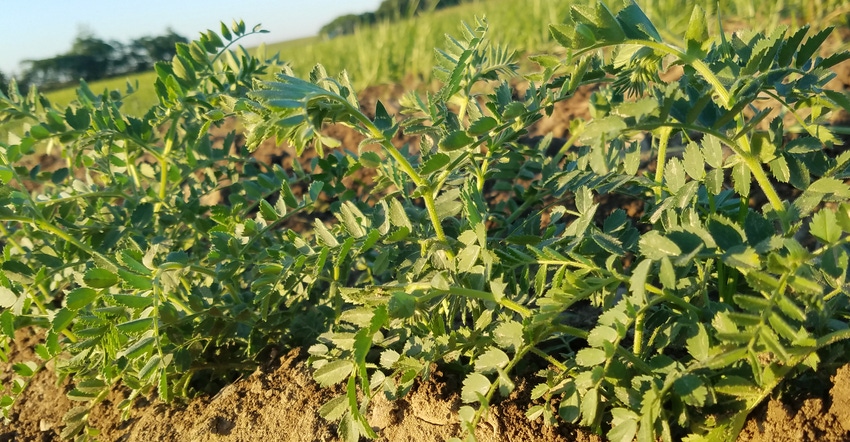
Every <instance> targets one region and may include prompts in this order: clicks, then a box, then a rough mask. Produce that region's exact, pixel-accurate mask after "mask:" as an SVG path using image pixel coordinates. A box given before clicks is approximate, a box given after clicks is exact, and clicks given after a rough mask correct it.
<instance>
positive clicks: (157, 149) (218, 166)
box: [0, 2, 850, 441]
mask: <svg viewBox="0 0 850 442" xmlns="http://www.w3.org/2000/svg"><path fill="white" fill-rule="evenodd" d="M255 31H256V30H255ZM550 31H551V34H552V36H553V38H554V39H555V40H556V41H557V42H558V43H559V44H560V45H562V46H563V47H564V49H565V50H566V52H565V53H564V54H561V55H552V54H540V55H534V56H531V57H530V59H531V60H532V61H533V62H534V63H536V64H537V65H539V69H536V70H533V71H531V72H527V73H524V74H520V73H519V72H518V71H519V64H518V61H517V57H516V54H514V53H513V52H512V51H510V50H509V49H507V48H504V47H501V46H498V45H495V44H492V43H490V40H489V39H488V32H489V30H488V25H487V22H486V20H484V19H478V20H476V22H475V24H474V25H471V26H470V25H467V24H463V25H462V27H461V30H460V32H461V33H460V35H459V36H458V37H452V36H448V37H447V42H446V47H445V48H443V49H438V50H437V51H436V53H435V55H436V57H437V60H438V66H437V68H436V70H435V75H436V77H437V78H438V79H439V80H440V81H441V82H442V87H441V88H440V89H439V90H438V91H436V92H434V93H429V94H425V95H424V96H423V95H418V94H416V93H409V94H408V95H406V96H405V97H404V99H403V100H402V103H401V104H402V109H401V112H400V115H396V116H392V115H390V114H389V112H388V111H387V109H386V107H385V106H384V105H383V104H382V103H380V102H379V103H378V104H377V106H376V109H375V110H374V117H370V116H369V115H371V113H369V115H367V113H365V112H364V111H363V110H362V109H361V106H360V104H359V103H358V101H357V96H356V93H355V91H354V90H353V88H352V87H351V84H350V81H349V79H348V76H347V75H346V74H345V73H342V74H341V75H339V76H338V77H331V76H329V75H328V73H327V72H325V70H324V69H323V68H322V67H321V66H317V67H316V68H315V69H313V71H312V73H311V74H310V76H309V78H308V79H300V78H296V77H294V76H293V74H292V70H291V69H290V68H289V67H288V66H286V65H282V64H280V63H278V61H277V60H276V59H274V58H272V59H269V60H264V59H263V57H260V58H257V57H256V56H251V55H249V54H247V53H246V52H245V51H244V50H241V51H239V52H236V53H234V52H232V51H230V50H229V47H230V44H225V43H224V40H227V41H228V42H232V41H235V39H236V38H238V37H241V36H243V35H246V34H248V32H246V30H245V27H244V24H241V23H236V24H235V25H234V26H233V27H232V28H227V27H224V26H223V27H222V31H221V34H222V36H221V37H223V38H224V39H222V38H221V37H219V36H218V35H217V34H215V33H213V32H211V31H210V32H207V33H205V34H202V37H201V39H200V40H199V41H196V42H193V43H191V44H189V45H180V46H178V51H177V52H178V56H177V57H176V58H175V60H174V61H173V62H172V63H170V64H169V63H162V64H159V65H158V66H157V73H158V79H157V93H158V95H159V97H160V104H159V105H158V106H156V107H154V108H152V109H151V111H150V112H148V113H147V114H146V115H145V116H143V117H134V116H126V115H123V114H122V113H121V110H120V107H121V106H120V105H121V95H120V94H118V93H105V94H103V95H96V94H94V93H92V92H91V91H90V90H88V88H87V87H86V85H85V84H82V86H81V88H80V91H79V94H78V100H77V101H76V102H75V103H73V104H71V105H70V106H68V107H67V108H66V109H55V108H54V107H53V106H52V105H51V104H50V103H49V102H47V101H46V100H45V99H44V98H43V97H42V96H40V95H38V94H37V93H36V92H35V91H33V92H31V93H30V94H29V95H27V96H21V95H20V94H18V93H17V91H16V90H14V88H12V89H13V90H12V91H10V94H9V96H8V97H7V96H3V97H0V106H2V107H0V119H2V120H20V121H23V122H24V126H23V133H22V134H21V135H20V136H12V137H10V140H9V142H8V143H2V144H0V154H2V155H0V161H2V163H0V179H2V181H3V184H4V187H3V190H2V194H0V222H2V224H0V227H2V229H3V235H4V236H3V239H2V241H3V256H2V267H3V270H4V274H3V275H2V276H0V306H2V307H3V309H4V310H3V313H2V314H0V326H2V332H3V336H4V337H3V344H4V348H8V344H9V342H10V340H12V339H14V336H15V330H16V329H19V328H22V327H26V326H35V327H40V328H43V329H44V330H45V334H46V339H45V343H44V344H43V345H40V346H39V347H38V348H37V353H38V355H39V358H40V361H38V362H32V363H22V364H18V365H16V366H15V367H14V368H15V371H16V373H17V374H18V376H19V377H18V378H16V379H15V381H14V385H12V386H11V390H10V391H11V394H9V395H7V396H5V397H3V398H2V400H0V405H2V406H3V407H4V410H6V412H7V413H8V412H9V411H10V410H11V409H12V405H13V404H14V401H15V398H16V397H17V395H18V394H20V392H21V391H22V390H23V389H25V388H26V385H27V380H28V379H30V378H31V376H32V375H33V373H34V372H36V371H38V370H40V369H43V368H44V366H45V364H46V363H47V361H52V360H55V361H57V366H58V370H59V371H60V372H61V373H66V374H68V375H70V376H72V379H73V381H74V382H75V386H76V388H75V389H74V390H73V391H72V392H71V393H70V394H69V395H70V396H71V397H72V398H74V399H79V400H81V401H84V402H83V403H84V404H86V405H83V406H81V407H79V408H76V409H74V410H72V412H71V413H69V415H68V416H66V421H67V422H68V426H67V427H66V431H65V433H66V436H69V437H70V436H75V435H79V437H81V438H82V437H85V436H86V435H90V434H94V432H95V431H94V430H92V429H89V428H87V427H86V415H87V413H88V410H89V407H90V404H91V403H93V402H96V401H98V400H99V399H102V398H103V397H105V393H106V392H107V391H108V389H109V388H111V386H113V385H115V384H116V383H119V382H120V383H122V384H124V385H126V386H127V387H129V388H130V389H131V390H132V391H133V394H132V396H131V398H130V399H128V400H127V401H125V403H122V404H121V406H122V407H124V408H125V409H127V410H128V412H129V408H130V405H131V402H132V399H133V398H134V397H135V396H137V395H139V394H147V393H150V392H152V391H156V392H157V393H158V394H159V396H160V397H161V398H162V399H164V400H166V401H169V400H172V399H174V398H175V397H181V398H182V397H186V396H188V395H190V394H191V392H192V387H193V386H194V385H197V384H198V382H197V381H198V380H200V379H218V380H220V379H222V378H223V376H224V375H226V374H228V373H231V372H232V371H234V370H250V369H251V368H252V367H255V366H256V365H257V364H259V363H260V362H261V361H262V360H263V358H268V357H269V354H271V353H272V352H274V351H277V350H279V349H282V348H286V347H291V346H295V345H305V346H309V353H310V358H309V361H308V363H309V364H310V366H311V367H312V368H313V369H314V370H315V371H314V377H315V379H316V381H317V382H318V383H319V384H321V385H323V386H332V385H338V384H342V385H343V386H344V388H343V389H342V391H343V393H342V394H341V395H340V396H338V397H336V398H334V399H332V400H330V401H329V402H328V403H326V404H325V405H324V406H322V407H321V409H320V410H319V413H320V414H321V415H322V416H323V417H325V418H326V419H328V420H330V421H335V422H338V433H339V435H340V437H342V438H343V439H344V440H347V441H356V440H359V438H360V437H362V436H365V437H372V438H374V437H377V436H378V435H377V434H376V433H375V431H374V430H373V429H372V427H371V426H370V425H369V422H368V420H367V415H368V409H369V405H370V403H371V401H372V398H373V397H374V395H378V394H380V395H385V396H386V397H388V398H390V399H395V398H400V397H403V396H404V395H405V394H406V393H407V392H408V391H410V389H411V388H413V386H414V385H415V383H416V382H417V380H420V379H425V378H427V377H428V376H430V375H431V370H432V368H433V365H434V364H435V363H436V364H440V365H442V366H443V367H446V368H447V369H448V370H449V371H451V372H453V373H456V374H458V375H460V376H461V377H462V379H463V382H462V389H461V391H460V398H461V401H462V402H463V405H462V406H461V407H460V409H459V411H458V415H459V419H460V423H461V429H462V434H460V435H458V436H459V437H460V438H462V439H463V440H474V438H475V429H476V427H477V425H478V423H479V422H480V420H481V419H482V417H484V416H485V415H486V413H488V411H489V408H490V404H491V403H493V402H494V401H498V400H499V397H506V396H508V395H509V394H510V393H511V392H512V391H514V390H515V389H516V384H517V380H518V378H519V377H521V376H522V377H525V378H526V379H532V380H533V386H532V390H531V397H532V399H533V401H534V405H532V406H531V407H530V408H529V410H528V412H527V415H528V417H529V419H533V420H537V419H541V420H543V421H544V422H545V423H547V424H555V423H558V422H569V423H574V424H578V425H582V426H585V427H589V428H590V429H591V430H592V431H595V432H597V433H599V434H604V435H605V436H607V437H608V438H609V439H610V440H613V441H632V440H634V439H637V440H639V441H655V440H659V439H660V440H682V439H684V440H688V441H724V440H731V439H734V438H735V436H736V435H737V433H738V432H739V431H740V428H741V427H742V425H743V423H744V419H745V418H746V417H747V415H748V414H749V412H750V411H751V410H752V409H753V408H754V407H755V406H756V405H758V404H759V403H761V402H762V401H763V400H764V399H765V398H766V397H768V396H769V395H770V394H772V393H773V392H774V391H776V390H777V388H779V386H780V385H782V383H783V382H784V381H786V380H789V379H792V378H795V377H798V376H815V375H817V374H818V373H822V372H823V370H824V369H825V367H827V368H828V367H834V366H836V365H838V364H843V363H847V362H850V361H848V358H847V357H846V356H845V354H847V353H846V351H845V350H846V347H847V339H848V338H850V329H848V327H847V318H848V314H850V310H849V309H850V304H848V285H847V276H848V275H847V273H848V262H850V253H849V252H850V250H848V238H850V236H848V235H847V234H848V232H850V186H848V184H847V180H848V179H850V152H847V151H846V150H843V149H841V148H839V146H840V145H841V140H840V138H839V137H838V136H837V134H838V133H839V132H841V129H840V128H836V127H833V126H831V125H830V124H829V116H830V113H831V112H833V111H837V110H840V109H844V110H847V109H848V108H850V101H848V99H847V97H846V95H844V94H842V93H839V92H835V91H831V90H828V89H826V88H825V85H826V83H827V82H828V81H829V80H830V79H831V78H832V77H833V76H834V73H833V72H832V71H831V70H830V68H831V67H833V66H835V65H836V64H838V63H840V62H843V61H845V60H846V59H848V58H850V55H848V53H847V52H838V53H835V54H829V55H823V54H822V50H821V49H822V46H823V45H824V43H825V42H826V41H827V38H828V36H829V34H830V31H831V29H825V30H820V31H815V32H810V31H809V29H808V28H807V27H803V28H801V29H798V30H788V29H784V28H779V29H777V30H775V31H773V32H772V33H770V34H769V35H765V34H760V33H746V32H744V33H741V34H733V35H731V36H727V35H723V34H721V35H720V36H719V37H718V38H717V39H711V38H710V37H709V31H708V24H707V22H706V16H705V13H704V12H703V11H701V10H700V9H698V8H697V9H695V10H694V12H693V15H692V16H691V21H690V25H689V26H688V29H687V32H686V34H685V36H684V38H682V42H683V46H684V47H678V46H676V45H674V44H671V43H668V42H665V41H664V40H663V39H662V38H661V36H660V34H659V32H658V31H657V30H656V28H655V26H654V25H653V24H652V22H651V21H650V20H649V19H648V18H647V16H646V15H645V14H644V13H643V12H642V11H641V9H640V8H639V7H638V5H637V4H635V3H633V2H626V3H625V4H624V5H623V7H622V8H621V9H620V10H618V11H617V12H616V13H613V12H611V11H610V10H609V9H608V8H607V7H606V6H605V5H604V4H602V3H599V4H598V5H595V6H593V7H579V6H575V7H573V8H572V11H571V14H570V16H569V17H568V20H567V22H566V23H564V24H554V25H551V26H550ZM273 67H274V68H280V69H279V73H277V74H275V75H274V77H273V78H272V77H271V76H270V75H269V74H270V73H271V72H270V70H271V68H273ZM674 67H675V68H679V69H681V72H682V73H681V76H680V77H679V78H677V79H675V80H664V79H662V77H663V78H669V77H670V76H669V75H660V74H662V73H664V72H666V71H669V70H670V69H671V68H674ZM520 75H523V76H524V78H525V80H527V81H528V83H529V87H528V88H527V89H526V90H525V91H524V92H523V93H518V92H517V91H514V90H512V88H511V84H512V83H511V80H512V79H514V78H517V77H519V76H520ZM579 88H588V89H591V90H593V93H592V95H591V99H590V100H591V103H590V105H591V106H590V108H591V114H592V118H590V119H588V120H586V121H582V120H575V121H573V122H572V125H571V127H570V135H569V139H568V140H565V141H564V140H554V139H553V138H552V136H551V135H550V136H546V137H543V138H542V139H540V140H535V141H533V142H532V141H530V140H531V139H530V138H529V137H528V136H527V135H528V130H529V128H530V127H531V126H532V125H533V124H534V123H535V122H537V121H538V120H540V119H541V118H543V117H544V116H545V115H549V114H551V113H552V112H553V109H554V106H555V104H556V103H558V102H559V101H561V100H565V99H567V98H570V97H572V96H573V95H574V94H575V92H576V91H577V90H578V89H579ZM225 117H232V118H237V119H238V120H239V121H240V122H241V123H242V124H243V125H244V126H245V128H246V130H247V140H246V142H247V148H249V149H250V148H255V147H257V146H258V145H259V144H260V143H261V142H263V141H264V140H267V139H269V138H274V139H276V140H278V141H285V142H288V143H290V144H291V145H293V146H294V147H295V149H296V151H297V153H298V154H299V155H300V154H301V153H303V152H304V150H305V149H308V148H313V149H315V150H316V152H317V153H318V157H317V158H316V159H315V160H314V164H313V167H311V168H310V169H303V170H302V169H301V168H300V167H296V168H295V169H294V170H292V171H285V170H283V169H281V168H280V167H279V166H275V165H267V164H262V163H260V162H258V161H257V160H255V159H253V158H251V157H250V156H249V155H247V151H244V150H241V151H240V150H237V152H238V153H237V154H233V153H232V150H233V146H234V135H233V134H231V135H229V136H228V137H226V138H225V139H224V140H223V144H219V143H218V142H213V140H212V139H211V137H210V135H209V134H208V130H209V128H210V127H211V125H213V124H219V123H221V122H222V121H223V119H224V118H225ZM328 123H336V124H342V125H346V126H349V127H351V128H353V129H355V130H357V131H358V132H360V133H362V134H363V135H365V136H366V139H365V140H364V141H363V142H362V143H361V145H360V146H359V148H358V149H356V151H343V150H341V149H338V148H337V147H338V146H339V142H338V141H336V140H334V139H332V138H330V137H329V136H327V135H326V134H325V133H324V132H323V128H324V127H325V125H326V124H328ZM400 132H403V133H405V134H407V135H416V136H417V137H418V143H416V144H415V145H407V144H405V145H402V146H398V145H397V143H395V142H394V140H395V138H396V135H397V134H398V133H400ZM641 139H646V140H651V142H649V143H645V142H642V141H641ZM558 141H560V142H558ZM45 145H46V146H47V147H48V148H50V147H52V148H54V149H55V148H57V147H58V148H61V155H62V158H63V160H64V161H65V162H66V164H67V166H66V167H64V168H61V169H58V170H55V171H51V172H45V171H41V170H40V169H39V166H34V167H31V166H30V167H28V166H24V165H23V164H25V163H23V162H22V160H23V159H25V157H26V156H27V155H32V154H33V153H34V151H35V150H36V149H41V148H44V146H45ZM649 162H651V163H653V164H654V171H653V172H649V171H648V170H647V168H646V166H647V164H648V163H649ZM363 170H366V171H371V173H373V174H374V176H375V180H374V184H373V185H371V187H369V188H365V189H363V192H361V194H363V195H364V196H363V197H362V198H358V197H356V195H357V193H356V192H353V189H349V188H347V187H346V186H345V185H344V184H343V181H342V178H344V177H345V176H348V175H351V174H352V173H355V172H359V171H363ZM296 186H298V187H299V188H302V189H304V191H303V192H294V191H293V188H295V187H296ZM788 187H791V188H794V189H797V191H796V192H780V191H779V190H777V189H780V188H788ZM27 189H30V190H27ZM216 190H226V191H227V193H228V196H227V197H226V199H225V200H224V201H223V203H222V204H212V205H211V204H207V203H204V202H203V201H206V200H205V199H203V198H202V197H203V196H204V195H208V194H210V193H211V192H213V191H216ZM296 194H300V196H296ZM791 195H796V196H791ZM603 198H607V199H613V198H621V199H627V200H630V201H638V202H640V203H641V204H642V205H643V213H642V214H641V215H638V216H633V217H629V216H628V215H627V214H626V212H624V211H623V210H621V209H616V210H610V211H608V212H607V213H602V209H603V205H602V204H601V200H602V199H603ZM319 200H323V201H330V204H329V205H327V204H325V203H323V204H316V202H317V201H319ZM754 201H765V203H764V204H763V205H761V203H757V202H755V203H754ZM324 210H328V211H330V212H331V214H332V215H333V217H334V218H335V222H332V223H325V222H323V221H321V220H320V219H319V217H316V218H315V223H314V225H313V228H312V229H311V230H310V231H309V232H305V233H296V232H294V231H293V230H291V229H289V228H288V227H287V226H288V221H289V219H290V218H291V217H292V216H293V215H294V214H301V215H310V214H316V215H317V214H319V213H320V212H321V211H324Z"/></svg>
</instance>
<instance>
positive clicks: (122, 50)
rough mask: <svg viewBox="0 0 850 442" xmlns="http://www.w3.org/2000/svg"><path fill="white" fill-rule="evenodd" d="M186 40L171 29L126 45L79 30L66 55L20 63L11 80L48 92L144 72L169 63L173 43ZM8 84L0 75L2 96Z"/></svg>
mask: <svg viewBox="0 0 850 442" xmlns="http://www.w3.org/2000/svg"><path fill="white" fill-rule="evenodd" d="M188 41H189V40H188V39H186V37H183V36H182V35H179V34H177V33H176V32H174V31H173V30H171V29H167V30H166V33H165V34H163V35H158V36H145V37H141V38H137V39H135V40H132V41H130V42H129V43H126V44H125V43H122V42H120V41H116V40H111V41H106V40H103V39H101V38H98V37H97V36H95V35H94V34H93V33H91V32H89V31H81V32H80V33H79V34H78V35H77V37H76V38H75V39H74V42H73V44H72V45H71V50H69V51H68V52H66V53H64V54H59V55H56V56H54V57H50V58H44V59H38V60H35V59H34V60H24V61H23V62H22V67H23V69H22V72H21V73H20V75H16V76H15V77H16V78H15V79H16V81H17V82H18V85H19V88H20V89H21V90H25V89H27V88H28V87H29V85H31V84H35V85H38V86H39V87H40V88H42V89H43V90H48V89H53V88H58V87H63V86H66V85H68V84H71V83H76V82H77V81H79V80H80V79H81V78H82V79H85V80H86V81H94V80H100V79H103V78H109V77H114V76H117V75H124V74H131V73H135V72H142V71H148V70H151V69H152V68H153V65H154V63H155V62H157V61H160V60H166V61H168V60H171V59H172V58H173V57H174V54H175V49H174V45H175V44H177V43H188ZM8 82H9V78H8V77H7V76H6V75H4V74H3V73H2V72H0V87H2V90H3V91H4V93H5V91H6V90H7V89H8Z"/></svg>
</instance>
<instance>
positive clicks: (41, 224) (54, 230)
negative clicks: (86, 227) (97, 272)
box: [0, 215, 119, 269]
mask: <svg viewBox="0 0 850 442" xmlns="http://www.w3.org/2000/svg"><path fill="white" fill-rule="evenodd" d="M0 221H15V222H19V223H25V224H30V225H33V226H35V227H36V228H37V229H40V230H43V231H46V232H49V233H51V234H53V235H55V236H58V237H59V238H61V239H63V240H65V241H67V242H69V243H71V244H73V245H74V246H76V247H77V248H78V249H80V250H82V251H84V252H86V253H88V254H89V255H92V256H95V257H97V258H98V259H100V260H102V261H103V262H105V263H106V264H109V265H110V266H111V267H112V268H113V269H117V268H118V267H119V265H118V263H117V262H115V261H114V260H112V259H111V258H109V257H107V256H106V255H104V254H102V253H100V252H98V251H96V250H94V249H92V248H91V247H89V246H87V245H86V244H84V243H83V242H81V241H80V240H78V239H76V238H74V237H73V236H71V235H69V234H68V233H67V232H65V231H64V230H62V229H60V228H58V227H56V226H54V225H52V224H50V223H48V222H46V221H42V220H34V219H32V218H27V217H23V216H15V215H11V216H9V215H7V216H2V217H0Z"/></svg>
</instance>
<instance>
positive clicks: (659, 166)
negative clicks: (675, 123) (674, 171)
mask: <svg viewBox="0 0 850 442" xmlns="http://www.w3.org/2000/svg"><path fill="white" fill-rule="evenodd" d="M672 133H673V128H671V127H669V126H662V127H661V129H660V136H659V138H658V160H657V161H656V166H655V184H656V187H655V202H656V203H659V202H660V201H661V198H662V197H663V196H664V195H663V193H664V190H663V182H664V166H665V164H666V162H667V145H668V144H669V143H670V135H671V134H672Z"/></svg>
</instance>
